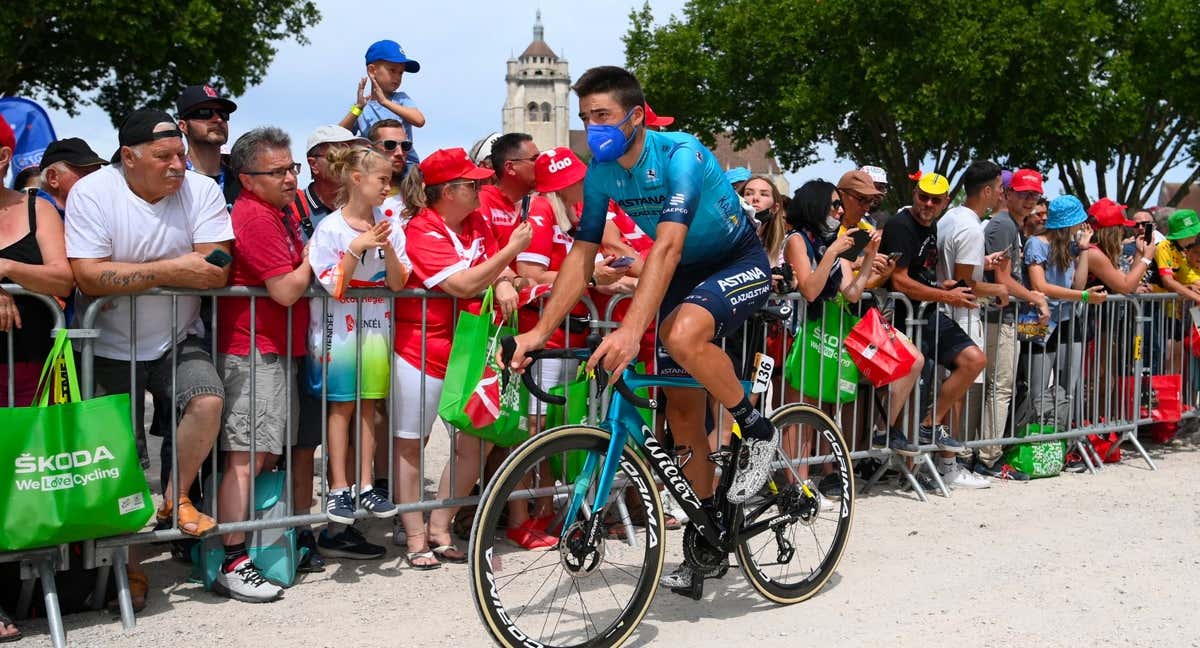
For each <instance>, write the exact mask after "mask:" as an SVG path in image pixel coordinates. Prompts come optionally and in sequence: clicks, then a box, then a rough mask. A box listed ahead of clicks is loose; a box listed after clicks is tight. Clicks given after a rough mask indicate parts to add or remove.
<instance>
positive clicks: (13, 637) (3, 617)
mask: <svg viewBox="0 0 1200 648" xmlns="http://www.w3.org/2000/svg"><path fill="white" fill-rule="evenodd" d="M8 626H12V627H13V629H14V630H16V631H17V632H16V634H10V635H3V636H0V643H8V642H10V641H19V640H20V639H21V637H24V636H25V635H23V634H21V629H20V628H18V627H17V624H15V623H13V620H12V619H10V618H9V617H8V613H7V612H5V611H4V609H3V608H0V629H3V628H7V627H8Z"/></svg>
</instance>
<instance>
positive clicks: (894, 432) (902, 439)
mask: <svg viewBox="0 0 1200 648" xmlns="http://www.w3.org/2000/svg"><path fill="white" fill-rule="evenodd" d="M871 442H872V445H874V446H876V447H879V448H884V447H886V448H888V449H890V450H891V451H892V452H895V453H896V454H901V455H904V456H906V457H915V456H917V454H918V453H919V452H920V451H921V449H920V448H918V447H917V445H916V444H914V443H913V442H912V441H909V440H908V436H907V435H905V434H904V431H903V430H900V429H899V428H891V429H889V430H888V432H887V434H884V433H883V431H882V430H876V431H875V435H874V436H873V437H872V438H871Z"/></svg>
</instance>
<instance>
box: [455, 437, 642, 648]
mask: <svg viewBox="0 0 1200 648" xmlns="http://www.w3.org/2000/svg"><path fill="white" fill-rule="evenodd" d="M608 444H609V434H608V432H606V431H604V430H601V429H599V428H593V427H587V426H564V427H560V428H555V429H553V430H549V431H547V432H545V433H543V434H539V435H537V436H535V437H532V438H531V439H529V440H528V441H526V442H525V443H524V444H522V445H521V446H519V447H518V448H516V449H515V450H514V451H513V452H512V454H510V455H509V457H508V458H507V459H505V461H504V463H503V464H501V466H500V468H499V469H498V470H497V471H496V474H495V476H494V477H493V478H492V480H491V481H490V482H489V483H488V485H487V487H486V488H485V489H484V491H483V494H482V496H481V497H480V501H479V507H478V510H477V511H476V513H475V521H474V524H473V526H472V528H471V542H470V547H469V549H468V561H469V566H470V574H471V596H472V599H473V601H474V603H475V609H476V612H477V613H478V614H479V618H480V620H481V621H483V625H484V628H485V629H486V630H487V632H488V634H489V635H490V636H491V637H492V639H493V640H494V641H496V642H497V643H498V644H499V645H501V646H506V647H516V646H530V645H541V646H547V647H549V646H556V647H562V648H565V647H567V646H585V647H588V648H592V647H601V646H605V647H607V646H619V645H621V644H622V643H624V642H625V641H626V640H628V638H629V637H630V636H631V635H632V634H633V632H634V631H635V630H636V629H637V627H638V625H639V623H641V620H642V618H643V617H644V616H645V614H646V611H647V610H648V609H649V607H650V602H651V601H652V600H653V598H654V594H655V592H656V591H657V589H658V579H659V576H660V575H661V573H662V566H663V560H664V557H665V556H664V554H665V545H664V540H665V529H664V527H665V520H664V518H663V511H662V502H661V500H660V499H659V498H658V496H657V488H656V487H655V484H654V479H653V476H652V473H651V472H650V468H649V467H648V466H647V464H646V462H645V460H643V459H642V457H641V456H640V455H638V454H637V453H636V452H634V451H633V449H632V448H630V447H629V446H626V447H625V448H624V450H623V452H622V457H621V471H620V472H619V473H618V477H621V476H624V477H625V478H627V479H628V480H629V482H630V487H631V488H634V489H635V490H636V491H637V493H638V494H639V496H640V501H641V502H642V504H643V506H645V507H646V509H647V511H646V512H647V515H646V521H645V525H644V526H642V527H637V528H636V529H637V537H638V538H639V540H640V542H639V545H638V547H631V548H630V549H625V548H624V547H627V546H628V545H627V543H626V542H625V541H624V540H617V539H607V538H605V537H603V536H602V538H601V540H600V542H601V544H602V545H604V546H605V548H604V550H603V552H602V553H601V555H602V556H603V557H604V558H603V559H602V561H601V564H599V565H597V566H596V567H595V570H594V571H593V572H591V573H587V574H584V575H582V576H579V577H576V576H573V575H572V573H571V572H570V571H569V570H568V569H567V567H566V566H565V565H566V562H565V558H563V557H561V554H560V550H559V548H558V547H555V548H552V549H549V550H548V551H547V552H545V553H543V554H541V555H540V556H539V555H538V554H537V553H536V552H533V551H531V552H514V553H502V551H498V550H497V545H498V544H500V543H501V542H502V538H503V537H504V531H505V530H504V523H503V521H502V518H503V516H504V513H505V511H506V507H507V505H508V501H509V497H510V495H512V493H513V491H514V490H517V489H518V487H520V485H521V483H522V480H523V479H524V478H525V476H526V475H527V474H529V473H530V471H531V470H533V471H536V470H537V467H536V464H537V463H538V462H539V461H542V460H545V459H546V458H547V457H549V456H551V455H560V456H561V453H566V452H570V451H575V450H591V451H596V452H598V453H599V454H600V455H604V454H605V453H606V451H607V450H608ZM597 470H599V468H597ZM556 479H557V478H556ZM559 483H560V484H561V483H562V482H561V480H559ZM615 492H617V491H616V489H615V488H614V493H615ZM618 497H620V496H618ZM614 503H615V499H610V501H609V502H607V503H606V506H605V507H603V508H602V509H601V511H600V513H599V514H600V515H604V513H605V512H606V511H608V510H609V507H611V506H613V505H614ZM585 506H586V505H585ZM560 515H561V513H560ZM607 543H617V544H616V545H614V546H613V547H608V546H607ZM561 544H562V542H561V541H560V545H561ZM623 546H624V547H623ZM639 551H640V552H641V553H640V557H641V560H642V561H643V562H642V567H643V568H642V570H641V575H640V576H639V577H638V578H636V579H631V580H632V581H633V582H632V585H631V586H630V587H629V588H627V589H629V590H630V595H629V597H628V598H629V600H628V602H627V603H626V604H624V605H623V606H622V604H621V603H620V601H619V597H618V596H617V595H616V593H615V592H614V590H613V583H612V581H611V580H610V579H609V577H608V576H605V577H604V578H603V583H604V584H606V585H607V586H608V589H609V592H608V593H609V594H611V595H612V598H611V599H609V600H607V601H604V603H605V604H611V603H612V601H613V600H616V601H617V603H616V607H619V608H620V609H619V610H614V612H613V615H612V620H611V621H610V622H606V623H603V627H594V628H593V629H594V631H592V632H589V630H588V626H587V624H588V623H589V622H593V623H594V621H593V619H594V615H595V616H598V615H599V613H598V612H597V611H596V610H589V609H588V608H587V607H586V604H584V602H583V597H584V595H585V591H584V589H585V588H584V586H583V585H581V584H580V583H583V582H584V579H591V577H592V576H593V575H595V574H601V575H603V574H604V572H601V571H600V569H601V568H602V567H603V564H602V563H603V561H605V560H607V561H611V562H613V565H612V566H613V568H614V570H615V571H616V572H621V573H624V574H628V572H624V571H623V570H620V569H619V568H617V567H616V565H617V564H620V563H616V562H615V558H614V556H622V557H624V556H625V555H626V554H633V555H635V556H636V555H637V552H639ZM613 552H620V553H616V554H614V553H613ZM551 553H553V556H552V557H551V560H550V561H549V562H547V564H546V565H544V566H543V567H540V568H537V569H545V568H546V567H550V568H551V572H553V571H555V570H554V567H555V566H556V565H555V563H556V562H557V563H558V564H557V569H558V570H561V573H560V574H559V582H558V583H556V584H555V590H554V594H555V595H557V594H558V591H559V583H561V580H562V578H563V576H564V575H565V576H566V578H567V579H569V580H568V590H567V597H568V598H569V597H571V596H574V595H575V594H576V593H577V594H578V600H579V602H580V604H581V606H582V608H583V609H582V611H583V614H581V615H579V616H580V618H581V620H582V625H583V631H582V632H577V633H576V638H577V639H579V640H578V641H571V642H567V643H561V642H556V637H557V630H558V622H557V621H556V622H555V628H554V631H553V632H552V634H551V636H550V637H549V638H547V637H546V636H545V625H547V624H546V623H544V622H543V623H542V628H541V629H540V630H539V629H538V628H537V627H536V626H537V625H538V619H537V618H531V621H532V622H531V623H521V620H522V619H523V618H524V616H525V613H526V612H527V611H528V608H529V603H527V604H526V605H525V606H522V607H521V608H520V609H513V606H510V605H506V603H505V600H504V599H506V598H515V599H517V600H523V599H524V594H525V592H520V593H519V594H517V593H514V594H512V595H511V596H510V595H509V594H508V593H507V592H505V593H504V595H503V596H502V593H501V590H502V589H505V588H507V587H509V586H512V585H514V584H515V583H514V582H515V581H516V580H517V579H518V578H519V577H520V576H521V573H517V574H516V575H511V574H509V573H504V570H505V567H504V565H503V564H502V563H503V562H511V561H518V560H530V559H532V558H533V557H536V560H535V561H534V564H537V562H538V561H541V560H544V558H545V556H547V555H549V554H551ZM497 558H499V559H500V560H498V559H497ZM630 560H631V562H630V563H626V564H627V565H632V564H633V562H634V561H636V560H637V558H636V557H634V558H631V559H630ZM498 564H499V565H500V566H499V567H497V565H498ZM532 569H533V568H532V567H531V568H530V570H531V571H532ZM497 572H501V573H497ZM538 576H539V577H540V574H539V575H538ZM551 576H553V573H551V574H548V575H547V577H546V580H547V581H548V580H549V579H550V577H551ZM505 579H507V580H505ZM533 580H536V578H534V579H533ZM571 581H574V584H575V587H576V589H575V592H574V593H573V592H572V591H571V589H570V585H571ZM502 582H504V583H505V585H503V586H502V585H501V583H502ZM590 582H591V583H600V582H601V580H600V579H591V580H590ZM541 587H542V586H539V587H538V590H537V591H535V592H534V594H533V596H531V597H530V599H529V601H530V603H532V601H533V599H534V598H536V597H537V595H538V593H540V592H541ZM625 589H626V588H622V591H624V590H625ZM586 593H587V594H591V593H592V588H588V590H587V592H586ZM551 603H553V601H551ZM565 610H566V607H565V604H564V607H563V608H562V609H561V610H559V611H558V618H559V619H561V618H562V617H563V616H564V614H563V612H564V611H565ZM551 614H552V611H551V610H549V609H548V610H547V613H546V618H547V619H548V618H549V616H550V615H551ZM539 616H541V613H540V612H539V613H538V614H537V615H531V617H539ZM567 616H568V620H570V617H571V615H567ZM558 641H561V640H558Z"/></svg>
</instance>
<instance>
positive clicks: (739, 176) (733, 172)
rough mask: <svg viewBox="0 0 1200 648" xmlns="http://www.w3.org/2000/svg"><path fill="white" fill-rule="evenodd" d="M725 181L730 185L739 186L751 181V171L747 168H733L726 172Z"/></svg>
mask: <svg viewBox="0 0 1200 648" xmlns="http://www.w3.org/2000/svg"><path fill="white" fill-rule="evenodd" d="M725 179H726V180H727V181H729V184H737V183H739V182H745V181H747V180H749V179H750V169H747V168H746V167H733V168H732V169H729V170H728V171H726V172H725Z"/></svg>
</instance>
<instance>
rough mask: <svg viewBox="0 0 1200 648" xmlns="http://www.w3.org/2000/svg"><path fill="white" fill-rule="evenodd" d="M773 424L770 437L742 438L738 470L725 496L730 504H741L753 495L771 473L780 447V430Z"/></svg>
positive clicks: (768, 422)
mask: <svg viewBox="0 0 1200 648" xmlns="http://www.w3.org/2000/svg"><path fill="white" fill-rule="evenodd" d="M766 424H767V425H770V426H771V438H770V439H755V438H753V437H748V438H745V439H742V447H741V450H739V452H738V457H737V472H736V473H734V475H733V483H732V484H730V486H729V492H728V493H726V495H725V498H726V499H727V500H729V503H730V504H741V503H743V502H745V501H746V500H748V499H750V498H751V497H753V496H754V495H755V494H756V493H758V491H759V490H761V489H762V487H763V485H764V484H766V483H767V478H768V477H770V475H771V461H772V460H773V459H774V458H775V453H776V450H777V448H779V430H777V429H775V426H774V425H771V422H770V421H767V422H766Z"/></svg>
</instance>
